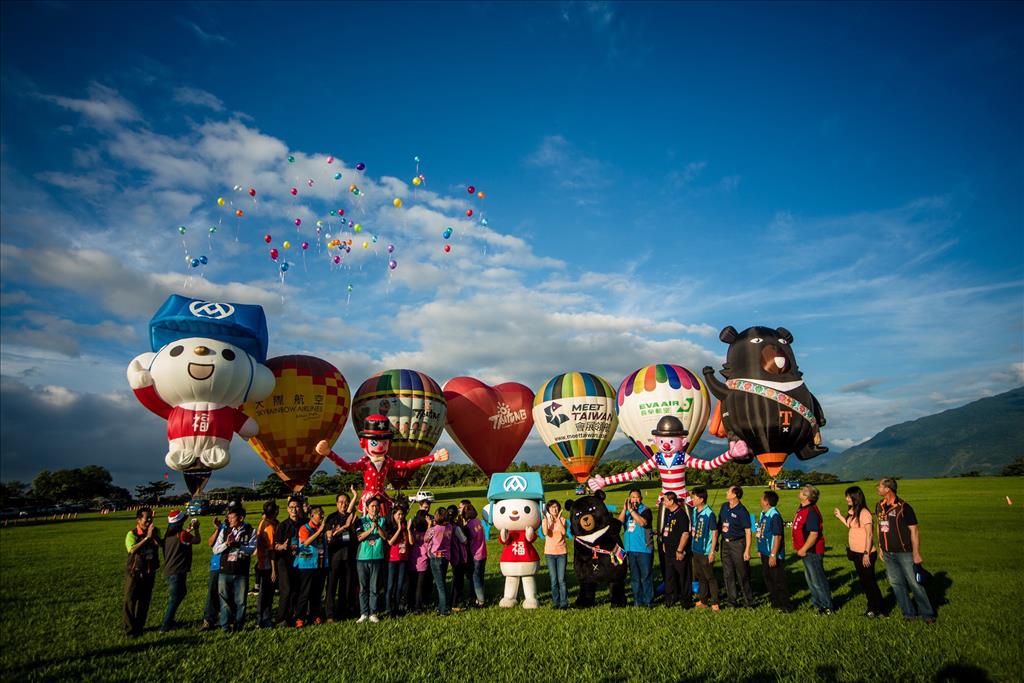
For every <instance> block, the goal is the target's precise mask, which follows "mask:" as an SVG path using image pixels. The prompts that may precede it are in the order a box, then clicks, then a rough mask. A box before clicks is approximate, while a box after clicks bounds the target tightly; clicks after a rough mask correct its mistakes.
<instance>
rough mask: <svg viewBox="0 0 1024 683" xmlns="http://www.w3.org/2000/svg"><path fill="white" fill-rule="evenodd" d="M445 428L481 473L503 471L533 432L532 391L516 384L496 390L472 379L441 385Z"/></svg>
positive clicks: (512, 383) (452, 381) (488, 473)
mask: <svg viewBox="0 0 1024 683" xmlns="http://www.w3.org/2000/svg"><path fill="white" fill-rule="evenodd" d="M444 398H445V401H447V402H448V416H447V423H446V424H445V429H447V430H448V434H450V435H451V437H452V439H454V440H455V443H457V444H458V445H459V448H461V449H462V450H463V452H464V453H465V454H466V455H468V456H469V458H470V460H472V461H473V462H475V463H476V465H477V467H479V468H480V469H482V470H483V471H484V474H486V475H487V476H491V475H492V474H494V473H495V472H504V471H505V470H506V469H507V468H508V466H509V465H510V464H511V463H512V461H513V460H514V459H515V457H516V454H517V453H519V449H520V448H522V446H523V442H524V441H526V437H528V436H529V435H530V430H531V429H533V410H532V409H533V391H532V390H531V389H530V387H527V386H525V385H522V384H519V383H518V382H506V383H505V384H499V385H498V386H496V387H492V386H489V385H487V384H484V383H483V382H481V381H480V380H478V379H474V378H472V377H453V378H452V379H450V380H448V381H447V382H446V383H445V385H444Z"/></svg>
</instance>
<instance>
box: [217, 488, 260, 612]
mask: <svg viewBox="0 0 1024 683" xmlns="http://www.w3.org/2000/svg"><path fill="white" fill-rule="evenodd" d="M256 541H257V538H256V530H255V529H253V528H252V526H251V525H250V524H248V523H247V522H246V521H245V508H243V507H242V506H241V505H238V504H232V505H230V506H228V511H227V519H226V523H225V524H224V525H223V526H222V527H221V529H220V535H219V536H218V537H217V542H216V543H214V545H213V552H215V553H217V554H218V555H220V576H219V577H218V580H217V588H218V591H219V593H220V628H221V630H223V631H225V632H231V631H240V630H242V627H243V626H245V600H246V597H247V595H248V592H249V564H250V562H251V558H252V556H253V554H255V552H256Z"/></svg>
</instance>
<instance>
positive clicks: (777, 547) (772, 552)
mask: <svg viewBox="0 0 1024 683" xmlns="http://www.w3.org/2000/svg"><path fill="white" fill-rule="evenodd" d="M778 504H779V494H777V493H775V491H765V492H764V493H763V494H762V495H761V515H760V516H759V517H758V519H757V534H756V535H757V552H758V554H759V555H760V556H761V569H762V571H763V573H764V585H765V587H766V588H767V589H768V599H769V600H770V601H771V603H772V607H774V608H775V609H778V610H782V611H783V612H792V611H793V607H792V605H790V604H789V588H787V586H786V567H785V565H784V563H783V559H784V558H785V557H786V542H785V540H784V539H785V525H784V524H783V523H782V515H780V514H779V511H778V510H777V509H776V507H775V506H777V505H778Z"/></svg>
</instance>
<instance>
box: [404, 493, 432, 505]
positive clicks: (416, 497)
mask: <svg viewBox="0 0 1024 683" xmlns="http://www.w3.org/2000/svg"><path fill="white" fill-rule="evenodd" d="M409 500H410V501H412V502H413V503H422V502H423V501H426V502H428V503H433V502H434V494H433V493H431V492H430V491H419V492H417V493H414V494H413V495H411V496H409Z"/></svg>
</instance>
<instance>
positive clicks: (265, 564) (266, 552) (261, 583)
mask: <svg viewBox="0 0 1024 683" xmlns="http://www.w3.org/2000/svg"><path fill="white" fill-rule="evenodd" d="M277 512H278V507H277V503H276V502H274V501H272V500H268V501H267V502H266V503H264V504H263V518H262V519H260V524H259V526H258V527H257V528H256V581H257V586H258V588H259V598H258V600H259V603H258V605H259V609H258V610H257V617H258V624H259V627H260V628H273V627H274V614H273V612H274V586H275V585H276V584H277V567H276V566H275V565H276V564H277V563H276V562H274V532H275V531H277Z"/></svg>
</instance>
